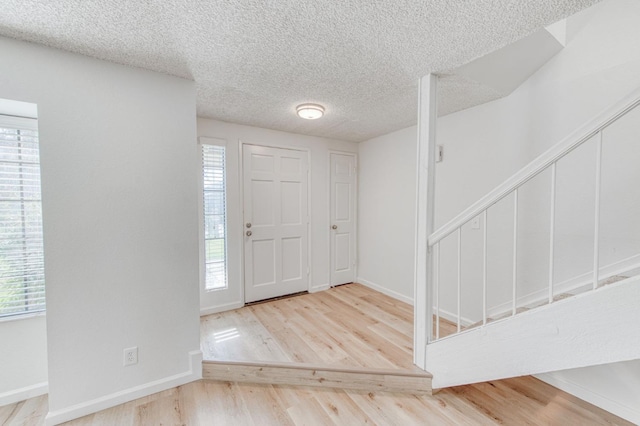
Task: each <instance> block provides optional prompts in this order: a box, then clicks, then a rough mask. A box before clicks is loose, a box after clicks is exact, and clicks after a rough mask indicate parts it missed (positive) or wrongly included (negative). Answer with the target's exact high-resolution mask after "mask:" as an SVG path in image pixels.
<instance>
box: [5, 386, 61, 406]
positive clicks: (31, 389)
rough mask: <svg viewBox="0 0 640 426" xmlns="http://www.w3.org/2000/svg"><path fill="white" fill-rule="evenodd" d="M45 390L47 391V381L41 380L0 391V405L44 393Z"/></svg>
mask: <svg viewBox="0 0 640 426" xmlns="http://www.w3.org/2000/svg"><path fill="white" fill-rule="evenodd" d="M47 392H49V384H48V383H47V382H42V383H36V384H35V385H31V386H25V387H23V388H20V389H15V390H12V391H9V392H4V393H0V407H2V406H3V405H9V404H15V403H16V402H20V401H24V400H25V399H29V398H33V397H36V396H40V395H44V394H45V393H47Z"/></svg>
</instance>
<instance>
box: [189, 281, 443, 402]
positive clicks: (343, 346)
mask: <svg viewBox="0 0 640 426" xmlns="http://www.w3.org/2000/svg"><path fill="white" fill-rule="evenodd" d="M201 346H202V351H203V354H204V359H205V362H204V363H203V377H204V378H205V379H213V380H225V381H235V382H251V383H271V384H290V385H305V386H322V387H334V388H343V389H363V390H370V391H377V390H379V391H382V390H384V391H402V392H410V393H419V394H421V393H430V392H431V375H430V374H428V373H426V372H424V371H423V370H421V369H419V368H417V367H416V366H414V365H413V349H412V347H413V308H412V306H410V305H408V304H406V303H403V302H399V301H397V300H395V299H392V298H390V297H388V296H385V295H383V294H381V293H378V292H376V291H374V290H371V289H369V288H367V287H364V286H362V285H360V284H348V285H344V286H340V287H336V288H333V289H330V290H327V291H324V292H319V293H314V294H306V295H301V296H297V297H292V298H288V299H281V300H274V301H270V302H266V303H262V304H257V305H252V306H247V307H244V308H240V309H236V310H234V311H229V312H223V313H219V314H213V315H208V316H206V317H202V318H201Z"/></svg>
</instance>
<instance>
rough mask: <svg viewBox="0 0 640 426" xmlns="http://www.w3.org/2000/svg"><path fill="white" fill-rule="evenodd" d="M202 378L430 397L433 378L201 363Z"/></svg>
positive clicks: (378, 371)
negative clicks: (401, 393)
mask: <svg viewBox="0 0 640 426" xmlns="http://www.w3.org/2000/svg"><path fill="white" fill-rule="evenodd" d="M202 378H203V379H204V380H215V381H226V382H245V383H269V384H273V385H292V386H315V387H327V388H340V389H356V390H366V391H371V392H403V393H411V394H420V395H424V394H427V395H431V394H432V388H431V379H432V376H431V374H429V373H428V372H426V371H422V370H418V371H412V370H400V369H397V370H395V369H378V368H363V367H358V368H344V367H334V366H328V365H314V364H304V363H281V362H240V361H203V362H202Z"/></svg>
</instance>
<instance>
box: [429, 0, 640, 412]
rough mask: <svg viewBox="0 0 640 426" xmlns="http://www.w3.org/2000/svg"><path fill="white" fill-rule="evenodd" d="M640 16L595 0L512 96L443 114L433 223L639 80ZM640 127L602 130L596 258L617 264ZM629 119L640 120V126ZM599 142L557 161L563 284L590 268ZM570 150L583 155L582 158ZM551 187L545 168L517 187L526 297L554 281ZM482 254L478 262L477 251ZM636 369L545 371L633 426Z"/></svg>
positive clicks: (634, 9) (626, 235)
mask: <svg viewBox="0 0 640 426" xmlns="http://www.w3.org/2000/svg"><path fill="white" fill-rule="evenodd" d="M639 20H640V4H639V3H638V2H636V1H633V0H610V1H604V2H602V3H598V4H597V5H595V6H594V7H593V8H591V9H589V10H586V11H584V12H582V13H580V14H578V15H576V16H574V17H571V18H569V20H568V40H567V46H566V48H565V49H564V50H563V51H561V52H560V53H559V54H558V55H557V56H556V57H554V58H553V59H552V60H551V61H549V62H548V63H547V64H546V65H545V66H544V67H542V68H541V69H540V70H539V71H538V72H537V73H536V74H534V75H533V76H532V77H531V78H530V79H529V80H528V81H527V82H525V83H524V84H523V85H522V86H521V87H520V88H518V89H517V90H516V91H515V92H514V93H512V94H511V95H510V96H508V97H506V98H504V99H501V100H498V101H495V102H491V103H488V104H485V105H481V106H479V107H476V108H472V109H469V110H466V111H461V112H459V113H455V114H451V115H448V116H446V117H442V118H441V119H440V120H439V121H438V143H439V144H443V145H444V146H445V161H444V162H443V163H442V164H440V165H439V168H438V169H437V177H436V182H437V183H436V186H437V198H436V209H437V211H436V226H438V225H441V224H443V223H444V222H446V221H447V220H449V219H451V218H452V217H453V216H454V215H455V214H457V213H459V212H460V211H461V210H462V209H464V208H465V207H467V206H468V205H470V204H471V203H472V202H474V201H476V200H477V199H478V198H479V197H480V196H481V195H483V194H485V193H486V192H488V191H489V190H491V189H492V188H493V187H495V186H496V185H497V184H498V183H500V182H501V181H502V180H504V179H506V178H507V177H509V176H510V175H511V174H512V173H513V172H515V171H516V170H518V169H519V168H520V167H521V166H523V165H524V164H526V163H528V162H529V161H531V160H533V159H534V158H535V157H536V156H538V155H539V154H541V153H542V152H544V151H545V150H546V149H548V148H549V147H551V146H552V145H553V144H555V143H557V142H558V141H560V140H561V139H562V138H563V137H564V136H566V135H567V134H569V133H570V132H571V131H573V130H575V129H576V128H577V127H579V126H580V125H582V124H584V123H585V122H586V121H588V120H590V119H592V118H593V117H594V116H595V115H596V114H598V113H599V112H600V111H602V110H603V109H605V108H606V107H607V106H609V105H611V104H613V103H615V102H617V101H618V100H620V99H621V98H623V97H624V96H625V95H627V94H629V93H630V92H631V91H632V90H634V89H636V88H638V87H639V86H640V42H639V40H640V28H639V27H638V25H637V22H638V21H639ZM637 123H638V114H637V112H634V115H633V116H630V118H628V119H627V123H620V124H618V125H616V126H615V128H610V129H609V130H607V133H605V142H604V143H605V148H604V149H603V181H602V183H603V204H602V206H603V207H602V208H603V210H602V211H603V215H602V221H603V222H602V232H603V234H602V236H601V237H602V238H601V244H602V245H603V247H602V250H601V259H602V260H603V262H606V263H613V262H617V261H620V260H622V259H624V258H625V257H627V256H628V255H629V254H630V253H633V252H634V251H635V252H636V253H637V252H638V251H639V250H640V240H639V238H638V237H639V236H640V222H639V221H638V220H637V217H638V215H640V200H639V198H640V197H638V196H637V193H635V192H633V191H631V192H629V185H630V183H631V182H638V181H640V174H639V173H640V172H639V171H638V168H637V167H634V166H633V164H636V165H637V162H638V160H639V159H638V153H639V152H640V151H638V149H637V143H636V142H637V138H638V136H639V135H640V131H639V130H640V129H638V126H637ZM629 125H631V126H633V125H635V128H633V127H630V126H629ZM614 142H615V144H616V145H614ZM593 147H594V145H593V144H592V143H590V144H588V145H586V146H585V147H584V148H582V149H581V151H580V152H577V153H576V154H575V156H574V157H573V158H572V159H568V160H566V161H565V162H563V164H559V166H558V179H559V181H558V193H559V194H560V192H563V193H564V194H565V195H566V196H565V197H563V198H562V201H560V202H559V203H558V204H557V205H556V207H557V218H556V219H557V222H556V236H557V237H558V240H557V242H556V252H555V255H556V259H557V264H556V267H555V269H554V271H555V274H556V281H555V282H556V283H558V282H559V281H562V280H564V279H566V278H570V277H575V276H576V275H579V274H581V273H583V272H588V271H589V269H590V268H592V266H591V265H592V263H591V262H592V258H593V249H592V244H593V201H594V196H593V193H594V192H593V188H594V186H593V177H592V176H593V174H592V173H591V177H588V176H589V174H586V172H588V170H589V169H593V164H594V163H593V159H595V151H594V150H593ZM575 157H582V158H583V159H584V160H585V161H584V162H583V163H578V162H576V161H575ZM589 161H591V163H589ZM548 182H550V178H549V175H548V173H547V174H545V175H541V176H540V177H538V178H536V180H535V181H532V182H530V183H529V184H527V186H526V187H524V189H523V193H522V199H521V208H520V209H519V212H520V213H521V217H520V219H521V224H520V227H519V232H521V235H519V237H521V238H520V243H519V246H518V248H519V250H520V252H521V255H520V256H519V258H518V269H519V275H518V282H519V288H518V292H519V294H520V295H524V294H527V293H531V292H534V291H537V290H540V289H541V287H540V285H541V284H542V285H543V286H544V281H543V279H544V277H546V276H548V240H545V237H543V235H544V233H545V232H546V230H547V229H548V226H549V221H548V219H547V217H548V211H549V204H548V203H549V200H548V198H546V197H542V198H541V196H542V195H544V194H546V195H547V197H548V194H549V190H548V188H549V186H548ZM621 182H627V183H625V184H621ZM604 194H607V195H606V196H605V195H604ZM634 196H635V197H634ZM604 197H606V199H605V198H604ZM558 199H559V200H560V199H561V198H558ZM510 202H511V200H505V202H503V203H501V204H502V205H498V206H496V207H494V208H493V211H492V210H490V212H489V213H490V219H489V220H490V223H489V228H488V229H489V232H490V233H491V230H492V227H504V228H506V229H508V228H509V227H511V226H512V219H511V217H512V215H513V210H512V207H511V206H510V205H509V203H510ZM614 203H616V204H614ZM621 203H622V204H621ZM621 213H622V215H621ZM492 217H493V219H494V220H493V222H491V218H492ZM482 226H484V225H481V228H482ZM474 232H475V234H474ZM479 234H481V232H479V231H473V230H469V229H468V228H465V230H464V231H463V257H464V256H465V252H469V253H471V252H472V251H473V249H474V248H477V245H478V238H480V237H479ZM509 238H511V236H510V235H509V236H508V238H507V239H506V240H505V239H504V238H503V239H502V241H501V239H499V238H498V239H497V240H496V241H494V242H490V251H492V252H493V253H497V254H496V255H495V256H494V259H493V260H491V259H490V263H491V262H493V264H494V266H493V267H492V266H491V264H490V269H489V276H490V283H491V285H494V286H495V285H496V284H497V285H498V288H493V289H492V288H490V292H489V295H488V297H489V305H490V306H495V305H499V304H500V303H503V302H505V301H509V300H510V288H509V287H508V286H504V285H503V284H504V283H506V282H509V281H510V274H511V270H510V265H511V260H510V257H511V256H512V250H513V247H512V243H510V242H509V240H508V239H509ZM492 244H493V245H494V248H493V250H492V247H491V245H492ZM448 250H449V252H448V254H449V259H448V260H444V262H445V265H444V266H443V268H442V269H445V270H444V271H443V273H444V274H445V275H444V276H445V282H454V281H453V273H454V272H453V267H452V265H453V264H454V257H453V256H454V255H455V251H454V249H453V248H449V249H448ZM475 253H476V257H478V256H479V254H478V253H481V252H480V251H475ZM499 264H503V266H504V265H507V266H508V267H507V268H506V269H504V270H505V271H506V275H505V276H499V275H494V276H493V277H491V275H492V268H494V272H493V273H494V274H498V272H497V271H498V268H497V266H498V265H499ZM601 265H602V264H601ZM447 268H449V271H448V272H447V271H446V269H447ZM477 273H478V270H477V268H475V267H474V266H473V264H472V266H471V267H469V268H468V269H467V268H465V269H464V270H463V307H462V314H463V316H465V317H468V318H469V319H470V320H477V315H478V313H479V304H478V303H477V301H478V300H479V299H478V294H479V293H478V290H477V286H471V285H470V286H468V287H467V288H466V289H465V286H464V280H465V277H467V278H466V279H467V280H474V279H476V280H477V277H478V274H477ZM447 274H449V275H447ZM452 287H453V286H452V285H450V286H449V287H448V289H447V288H445V289H444V290H443V291H441V293H440V294H441V297H443V299H444V300H441V304H443V305H444V308H445V310H449V311H451V312H455V289H453V290H452ZM474 289H475V290H474ZM474 291H475V292H476V293H477V294H474ZM639 365H640V361H632V362H629V363H620V364H614V365H610V366H600V367H589V368H585V369H580V370H576V371H572V372H567V373H558V374H557V375H556V374H552V375H545V376H544V378H545V380H549V381H550V382H551V383H554V384H556V385H559V386H561V387H563V388H565V389H566V390H568V391H570V392H572V391H573V392H575V391H576V389H580V392H579V393H578V395H579V396H581V397H583V398H585V399H589V398H588V397H587V396H588V395H591V396H592V398H591V399H589V400H591V401H592V402H594V403H598V401H600V402H601V401H603V400H610V401H614V402H616V403H617V404H618V406H623V407H624V408H623V409H621V410H618V411H615V410H616V405H615V404H609V405H608V406H606V407H605V406H604V405H603V407H604V408H606V409H610V410H611V411H613V412H614V413H616V414H619V415H621V416H627V418H629V417H628V414H629V412H633V413H636V414H635V416H636V417H634V418H633V421H636V422H638V421H639V420H638V419H640V417H639V416H638V410H637V408H636V407H637V406H638V405H637V401H638V395H640V376H638V374H637V369H638V366H639ZM595 377H597V378H598V379H597V380H595V379H594V378H595ZM596 383H599V386H596ZM630 410H631V411H630Z"/></svg>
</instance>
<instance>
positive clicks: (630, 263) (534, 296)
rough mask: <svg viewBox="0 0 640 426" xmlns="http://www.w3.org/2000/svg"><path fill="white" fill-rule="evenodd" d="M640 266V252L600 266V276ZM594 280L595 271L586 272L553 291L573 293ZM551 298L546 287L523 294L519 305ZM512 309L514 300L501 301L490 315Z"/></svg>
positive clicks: (497, 314)
mask: <svg viewBox="0 0 640 426" xmlns="http://www.w3.org/2000/svg"><path fill="white" fill-rule="evenodd" d="M637 268H640V254H637V255H635V256H631V257H628V258H626V259H623V260H620V261H618V262H615V263H612V264H609V265H606V266H603V267H601V268H600V272H599V277H600V280H606V279H607V278H611V277H613V276H614V275H621V274H624V273H625V272H628V271H632V270H634V269H637ZM592 282H593V273H592V272H586V273H584V274H581V275H578V276H576V277H573V278H569V279H568V280H565V281H562V282H561V283H558V284H554V286H553V291H554V294H555V295H558V294H562V293H571V292H572V291H574V290H576V289H578V288H580V287H584V286H586V285H588V284H591V283H592ZM548 298H549V289H548V288H544V289H540V290H537V291H534V292H533V293H529V294H527V295H524V296H521V297H519V298H518V301H517V306H527V305H530V304H535V303H538V302H543V301H544V300H547V299H548ZM511 309H512V302H511V301H508V302H505V303H501V304H500V305H497V306H494V307H492V308H491V309H489V310H488V316H489V317H496V316H500V315H502V314H505V313H507V312H509V311H511Z"/></svg>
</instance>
